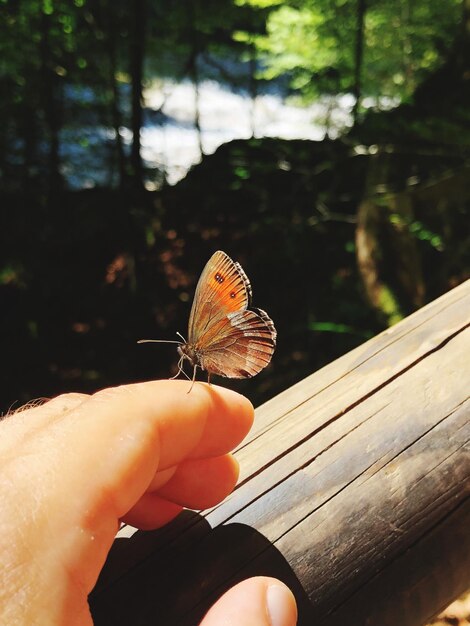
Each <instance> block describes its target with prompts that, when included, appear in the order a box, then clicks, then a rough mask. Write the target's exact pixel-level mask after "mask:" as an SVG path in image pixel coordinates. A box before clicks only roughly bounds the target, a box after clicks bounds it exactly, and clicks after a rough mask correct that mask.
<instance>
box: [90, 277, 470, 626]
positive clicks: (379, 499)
mask: <svg viewBox="0 0 470 626" xmlns="http://www.w3.org/2000/svg"><path fill="white" fill-rule="evenodd" d="M469 322H470V281H468V282H467V283H465V284H463V285H460V286H459V287H457V288H456V289H454V290H452V291H451V292H449V293H448V294H445V295H444V296H442V297H441V298H439V299H438V300H436V301H434V302H432V303H431V304H430V305H428V306H426V307H424V308H423V309H421V310H420V311H418V312H416V313H415V314H413V315H411V316H410V317H408V318H407V319H405V320H404V321H403V322H401V323H400V324H397V325H396V326H394V327H392V328H391V329H389V330H387V331H385V332H384V333H382V334H380V335H378V336H377V337H375V338H374V339H372V340H370V341H368V342H367V343H365V344H363V345H362V346H359V347H358V348H356V349H355V350H353V351H352V352H350V353H349V354H347V355H345V356H343V357H342V358H340V359H338V360H337V361H335V362H334V363H331V364H330V365H328V366H327V367H325V368H323V369H322V370H320V371H319V372H316V373H315V374H313V375H312V376H310V377H308V378H307V379H305V380H303V381H302V382H300V383H298V384H297V385H295V386H294V387H292V388H291V389H289V390H287V391H286V392H284V393H282V394H280V395H279V396H278V397H276V398H274V399H273V400H271V401H270V402H268V403H267V404H265V405H264V406H262V407H260V408H259V409H258V410H257V416H256V420H255V427H254V429H253V430H252V432H251V434H250V436H249V437H248V438H247V440H246V441H245V442H244V443H243V445H242V446H241V447H240V449H239V450H238V451H237V457H238V459H239V461H240V464H241V470H242V473H241V480H240V483H239V486H238V488H237V489H236V490H235V491H234V492H233V494H232V495H231V496H230V497H229V498H227V500H226V501H224V502H223V503H222V504H221V505H219V506H217V507H215V508H214V509H212V510H211V511H206V512H205V513H204V514H190V513H189V512H188V513H187V514H186V515H183V516H182V518H181V519H179V520H178V521H176V523H174V524H172V525H169V526H168V527H167V528H165V529H163V530H161V531H159V532H155V533H139V532H137V533H133V531H132V530H129V529H126V530H125V531H124V532H122V533H121V536H120V538H119V539H118V540H117V541H116V542H115V547H114V550H113V551H112V553H111V555H110V558H109V559H108V564H107V567H106V568H105V570H104V571H103V575H102V577H101V579H100V581H98V584H97V587H96V589H95V591H94V593H93V594H92V597H91V606H92V612H93V615H94V619H95V623H96V624H98V625H99V624H109V623H112V624H128V623H132V624H134V625H136V626H138V625H139V624H142V625H147V624H153V623H162V624H196V623H197V621H198V620H199V619H200V618H201V617H202V615H203V614H204V612H205V611H206V610H207V608H208V606H209V605H210V604H211V603H212V602H213V601H214V600H215V599H216V598H217V597H218V596H219V595H220V594H221V593H222V592H223V591H224V590H225V589H227V588H228V587H230V586H231V585H232V584H233V583H234V582H236V581H237V580H241V579H243V578H246V577H247V576H250V575H254V574H261V573H263V574H270V575H275V576H278V577H279V578H282V579H283V580H285V581H286V582H287V584H289V585H290V586H291V588H293V590H294V592H295V593H296V596H297V600H298V603H299V608H300V618H299V624H311V623H313V622H314V623H316V624H327V623H328V624H329V625H331V624H333V625H336V624H338V625H339V624H344V623H345V622H346V621H348V622H349V623H352V624H369V623H370V624H378V623H380V624H381V626H384V625H385V626H387V625H388V624H390V626H392V625H394V626H396V624H400V626H408V625H409V626H416V625H418V624H422V623H424V622H425V621H426V620H427V619H429V618H430V617H431V616H432V615H434V614H435V613H437V612H438V611H439V610H440V609H442V608H443V607H444V606H445V605H446V604H448V603H449V602H450V601H452V600H453V599H454V598H455V597H456V596H457V595H459V594H460V593H462V592H463V591H465V589H466V588H468V587H470V530H469V529H470V497H469V496H470V444H469V441H470V401H469V395H470V326H469Z"/></svg>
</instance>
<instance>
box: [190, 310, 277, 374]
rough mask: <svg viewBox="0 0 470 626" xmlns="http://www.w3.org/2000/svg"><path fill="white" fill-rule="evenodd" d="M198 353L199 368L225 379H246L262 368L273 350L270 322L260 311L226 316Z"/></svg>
mask: <svg viewBox="0 0 470 626" xmlns="http://www.w3.org/2000/svg"><path fill="white" fill-rule="evenodd" d="M211 339H212V340H211V341H210V343H209V344H208V345H207V346H206V347H205V348H204V350H203V351H202V353H201V366H202V368H203V369H205V370H206V371H208V372H212V373H214V374H218V375H219V376H226V377H228V378H250V377H251V376H255V375H256V374H258V372H260V371H261V370H262V369H264V368H265V367H266V366H267V365H268V364H269V362H270V361H271V357H272V355H273V352H274V349H275V347H276V329H275V328H274V324H273V321H272V320H271V319H270V318H269V316H268V315H267V313H266V312H265V311H262V310H261V309H253V310H250V311H248V310H245V311H237V312H234V313H229V315H228V316H227V317H226V319H225V321H224V322H223V323H222V322H221V323H219V324H218V325H217V331H216V333H215V334H214V337H213V338H211Z"/></svg>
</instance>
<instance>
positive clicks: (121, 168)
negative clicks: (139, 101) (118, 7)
mask: <svg viewBox="0 0 470 626" xmlns="http://www.w3.org/2000/svg"><path fill="white" fill-rule="evenodd" d="M107 41H108V56H109V82H110V88H111V118H112V123H113V127H114V132H115V135H116V156H117V163H118V172H119V186H120V187H121V188H122V187H124V185H125V179H126V158H125V154H124V145H123V142H122V137H121V132H120V129H121V126H122V116H121V109H120V106H119V89H118V85H117V82H116V71H117V60H116V57H117V54H116V23H115V20H114V13H113V11H112V9H111V10H110V11H109V12H108V38H107ZM139 155H140V149H139Z"/></svg>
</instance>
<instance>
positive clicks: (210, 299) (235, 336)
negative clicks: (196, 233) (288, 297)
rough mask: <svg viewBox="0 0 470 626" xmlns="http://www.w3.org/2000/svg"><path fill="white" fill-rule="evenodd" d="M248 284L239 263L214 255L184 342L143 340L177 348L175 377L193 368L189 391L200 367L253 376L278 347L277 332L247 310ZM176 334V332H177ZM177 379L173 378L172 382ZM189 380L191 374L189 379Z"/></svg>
mask: <svg viewBox="0 0 470 626" xmlns="http://www.w3.org/2000/svg"><path fill="white" fill-rule="evenodd" d="M251 295H252V293H251V284H250V281H249V280H248V277H247V275H246V274H245V272H244V271H243V269H242V267H241V265H240V263H236V262H235V261H232V259H231V258H230V257H229V256H228V254H225V252H222V251H220V250H219V251H217V252H215V253H214V254H213V255H212V256H211V258H210V259H209V261H208V262H207V264H206V266H205V268H204V269H203V271H202V274H201V277H200V278H199V281H198V284H197V287H196V293H195V295H194V301H193V305H192V308H191V313H190V316H189V326H188V340H187V341H186V340H185V339H184V337H183V336H182V335H180V337H181V338H182V339H183V341H165V340H161V339H141V340H140V341H139V342H138V343H147V342H156V343H176V344H178V354H179V356H180V359H179V361H178V373H177V374H176V376H178V375H179V374H180V373H181V372H183V373H184V370H183V363H184V361H185V360H188V361H189V362H190V363H191V365H192V366H193V377H192V383H191V387H190V390H189V391H191V389H192V386H193V384H194V381H195V379H196V370H197V368H200V369H201V370H204V371H206V372H207V374H208V382H210V375H211V374H217V375H218V376H225V377H226V378H251V377H252V376H255V375H256V374H258V373H259V372H260V371H261V370H262V369H264V368H265V367H266V366H267V365H268V364H269V362H270V361H271V357H272V355H273V352H274V349H275V347H276V335H277V333H276V329H275V328H274V324H273V321H272V320H271V318H270V317H269V316H268V314H267V313H266V312H265V311H263V310H262V309H255V308H252V307H251ZM178 334H179V333H178ZM176 376H175V378H176ZM188 378H189V376H188Z"/></svg>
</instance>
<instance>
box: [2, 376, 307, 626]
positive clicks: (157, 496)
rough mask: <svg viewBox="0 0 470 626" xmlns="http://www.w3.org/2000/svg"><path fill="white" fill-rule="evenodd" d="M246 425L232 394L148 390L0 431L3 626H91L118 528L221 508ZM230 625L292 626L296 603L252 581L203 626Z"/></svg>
mask: <svg viewBox="0 0 470 626" xmlns="http://www.w3.org/2000/svg"><path fill="white" fill-rule="evenodd" d="M252 421H253V407H252V406H251V404H250V403H249V401H248V400H247V399H246V398H244V397H243V396H240V395H239V394H236V393H234V392H232V391H229V390H227V389H223V388H220V387H216V386H214V385H212V386H209V385H205V384H197V385H195V386H194V388H193V390H192V391H191V393H190V394H188V393H187V383H186V382H184V381H156V382H148V383H139V384H134V385H125V386H122V387H117V388H114V389H106V390H104V391H101V392H98V393H96V394H94V395H93V396H87V395H83V394H65V395H62V396H59V397H57V398H55V399H53V400H51V401H49V402H47V403H46V404H44V405H42V406H39V407H35V408H29V409H26V410H24V411H21V412H18V413H15V414H13V415H10V416H8V417H7V418H6V419H4V420H3V421H2V422H0V564H1V568H2V570H1V573H0V624H8V626H26V625H28V626H30V625H33V624H34V625H36V624H37V625H43V624H44V625H47V626H51V625H57V626H59V625H62V624H66V625H67V626H90V625H91V624H92V619H91V616H90V611H89V607H88V602H87V597H88V594H89V593H90V591H91V590H92V588H93V586H94V584H95V583H96V580H97V578H98V575H99V573H100V570H101V568H102V566H103V564H104V561H105V559H106V555H107V553H108V551H109V549H110V547H111V545H112V542H113V539H114V536H115V534H116V532H117V530H118V528H119V524H120V521H125V522H128V523H130V524H132V525H133V526H136V527H138V528H142V529H150V528H157V527H159V526H162V525H163V524H165V523H167V522H168V521H170V520H171V519H173V518H174V517H175V516H176V515H178V513H179V512H180V511H181V509H182V508H183V507H188V508H194V509H204V508H207V507H210V506H213V505H215V504H216V503H218V502H220V501H221V500H223V498H224V497H225V496H226V495H228V493H230V491H231V490H232V489H233V487H234V486H235V483H236V481H237V477H238V465H237V462H236V460H235V459H234V458H233V457H232V456H231V455H230V454H229V452H230V450H232V449H233V448H234V447H235V446H236V445H237V444H238V443H239V442H240V441H241V440H242V439H243V438H244V437H245V435H246V434H247V432H248V431H249V429H250V427H251V424H252ZM227 620H229V623H230V624H233V626H245V625H248V624H250V626H254V625H255V624H256V626H265V625H266V626H269V625H270V626H293V625H294V624H295V621H296V609H295V601H294V599H293V596H292V594H291V592H290V591H289V590H288V589H287V587H285V585H283V584H282V583H280V582H279V581H277V580H275V579H270V578H265V577H260V578H252V579H249V580H246V581H243V582H242V583H240V584H239V585H237V586H235V587H234V588H232V589H231V590H229V591H228V592H227V593H226V594H225V595H224V596H222V598H221V599H220V600H219V601H218V602H217V603H216V604H215V605H214V606H213V607H212V609H211V610H210V611H209V613H208V614H207V616H206V617H205V618H204V620H203V622H202V625H203V626H216V625H218V624H222V623H227ZM230 620H231V621H230ZM202 625H201V626H202Z"/></svg>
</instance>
